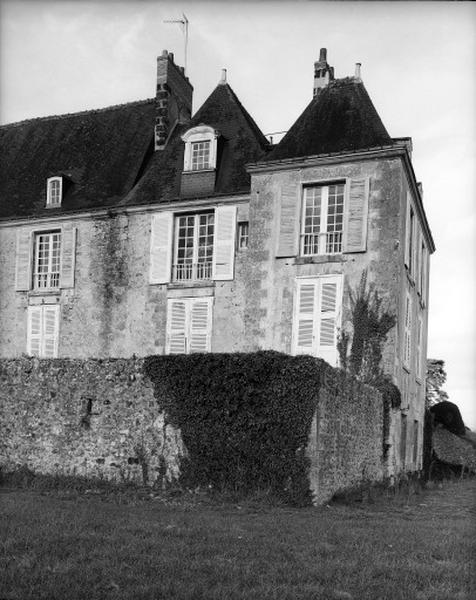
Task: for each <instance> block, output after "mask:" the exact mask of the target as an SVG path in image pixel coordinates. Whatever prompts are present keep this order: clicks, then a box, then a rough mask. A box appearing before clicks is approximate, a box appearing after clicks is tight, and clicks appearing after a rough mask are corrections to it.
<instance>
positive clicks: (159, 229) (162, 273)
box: [149, 211, 174, 283]
mask: <svg viewBox="0 0 476 600" xmlns="http://www.w3.org/2000/svg"><path fill="white" fill-rule="evenodd" d="M173 217H174V216H173V213H172V211H164V212H160V213H157V214H155V215H152V221H151V232H150V270H149V283H168V282H169V281H170V271H171V265H172V229H173Z"/></svg>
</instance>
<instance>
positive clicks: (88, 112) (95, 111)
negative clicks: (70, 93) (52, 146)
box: [0, 98, 155, 129]
mask: <svg viewBox="0 0 476 600" xmlns="http://www.w3.org/2000/svg"><path fill="white" fill-rule="evenodd" d="M152 102H155V98H146V99H145V100H132V101H131V102H123V103H122V104H111V105H110V106H104V107H102V108H90V109H87V110H80V111H78V112H73V113H63V114H61V115H48V116H46V117H32V118H31V119H23V120H22V121H13V122H12V123H4V124H3V125H0V129H5V128H7V127H19V126H20V125H26V124H27V123H37V122H38V121H48V120H60V119H67V118H70V117H77V116H81V115H92V114H98V113H103V112H107V111H109V110H118V109H122V108H126V107H127V106H132V105H135V106H142V105H144V104H151V103H152Z"/></svg>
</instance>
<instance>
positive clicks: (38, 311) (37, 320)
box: [26, 306, 43, 356]
mask: <svg viewBox="0 0 476 600" xmlns="http://www.w3.org/2000/svg"><path fill="white" fill-rule="evenodd" d="M42 312H43V311H42V307H41V306H29V307H28V322H27V342H26V348H27V353H28V354H29V355H30V356H40V354H41V337H42V336H41V333H42V329H43V322H42V321H43V319H42Z"/></svg>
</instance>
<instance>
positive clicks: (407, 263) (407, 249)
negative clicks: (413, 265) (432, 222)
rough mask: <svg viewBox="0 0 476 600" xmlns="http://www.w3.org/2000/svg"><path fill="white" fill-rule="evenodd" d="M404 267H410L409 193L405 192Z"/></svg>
mask: <svg viewBox="0 0 476 600" xmlns="http://www.w3.org/2000/svg"><path fill="white" fill-rule="evenodd" d="M405 266H406V267H407V268H409V267H410V193H409V192H407V203H406V213H405Z"/></svg>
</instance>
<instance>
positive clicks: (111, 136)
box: [0, 100, 154, 217]
mask: <svg viewBox="0 0 476 600" xmlns="http://www.w3.org/2000/svg"><path fill="white" fill-rule="evenodd" d="M153 123H154V101H153V100H145V101H140V102H133V103H130V104H124V105H119V106H111V107H109V108H105V109H100V110H92V111H86V112H80V113H75V114H69V115H62V116H55V117H46V118H40V119H32V120H28V121H22V122H20V123H13V124H11V125H3V126H2V127H0V217H11V216H33V215H41V214H49V215H51V214H53V213H55V212H58V213H61V212H65V211H71V210H78V209H91V208H97V207H100V206H111V205H113V204H114V203H115V202H117V201H118V199H120V198H121V197H122V196H123V195H124V194H125V193H127V192H128V191H129V190H130V189H131V187H132V186H133V184H134V182H135V179H136V177H137V174H138V172H139V170H140V168H141V165H142V162H143V160H144V156H145V154H146V152H147V148H148V147H149V146H150V144H151V143H152V139H153ZM55 175H62V176H63V177H64V178H65V179H64V198H63V203H62V206H61V207H60V208H57V209H51V208H50V209H46V208H45V204H46V179H47V178H48V177H52V176H55Z"/></svg>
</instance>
